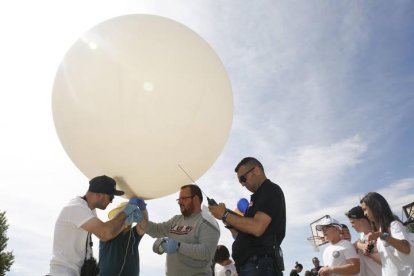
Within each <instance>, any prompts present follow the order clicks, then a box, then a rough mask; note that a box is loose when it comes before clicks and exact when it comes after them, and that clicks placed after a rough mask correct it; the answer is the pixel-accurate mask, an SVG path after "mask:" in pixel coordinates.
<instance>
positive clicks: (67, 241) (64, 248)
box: [50, 175, 139, 276]
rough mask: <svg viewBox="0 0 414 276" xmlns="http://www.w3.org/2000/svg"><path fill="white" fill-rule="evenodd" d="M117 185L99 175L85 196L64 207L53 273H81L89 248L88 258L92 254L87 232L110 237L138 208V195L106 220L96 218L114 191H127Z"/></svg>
mask: <svg viewBox="0 0 414 276" xmlns="http://www.w3.org/2000/svg"><path fill="white" fill-rule="evenodd" d="M115 185H116V182H115V180H114V179H112V178H110V177H108V176H106V175H102V176H97V177H95V178H93V179H91V180H90V181H89V189H88V191H87V192H86V194H85V195H84V196H83V197H76V198H74V199H72V200H71V201H70V202H69V203H68V204H67V205H66V206H65V207H63V209H62V211H61V212H60V214H59V217H58V218H57V220H56V224H55V231H54V238H53V253H52V259H51V260H50V275H51V276H61V275H62V276H63V275H64V276H79V274H80V271H81V267H82V265H83V262H84V260H85V256H86V255H87V252H88V253H89V254H88V256H86V257H87V259H89V258H90V256H91V255H92V248H91V246H90V245H89V242H88V244H87V237H88V232H89V233H93V234H95V235H96V236H97V237H98V238H99V239H100V240H103V241H107V240H110V239H112V238H114V237H115V236H117V235H118V234H119V233H120V232H121V231H122V229H123V226H124V222H125V219H126V218H127V217H128V216H129V215H130V214H132V213H133V212H135V211H136V209H137V208H138V207H137V205H136V203H135V202H134V200H135V199H136V198H132V199H131V200H130V203H129V204H128V205H127V207H126V208H125V209H124V212H120V213H119V214H118V215H117V216H116V217H115V218H114V219H112V220H110V221H107V222H102V221H101V220H100V219H99V218H97V216H96V211H95V209H96V208H99V209H102V210H105V208H106V207H107V206H108V204H109V203H111V202H112V199H113V198H114V196H115V195H123V194H124V192H123V191H118V190H116V188H115ZM138 211H139V209H138ZM87 248H88V250H87Z"/></svg>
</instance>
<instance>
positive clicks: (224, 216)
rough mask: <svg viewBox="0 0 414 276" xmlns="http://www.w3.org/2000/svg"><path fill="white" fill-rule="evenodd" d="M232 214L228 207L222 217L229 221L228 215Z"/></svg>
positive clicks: (224, 220) (223, 219)
mask: <svg viewBox="0 0 414 276" xmlns="http://www.w3.org/2000/svg"><path fill="white" fill-rule="evenodd" d="M229 214H230V212H229V210H227V209H226V211H225V212H224V214H223V216H222V217H221V220H222V221H223V222H226V221H227V216H228V215H229Z"/></svg>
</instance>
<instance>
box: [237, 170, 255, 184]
mask: <svg viewBox="0 0 414 276" xmlns="http://www.w3.org/2000/svg"><path fill="white" fill-rule="evenodd" d="M254 168H255V167H253V168H251V169H250V170H248V171H247V172H245V173H244V174H242V175H240V176H239V182H240V183H245V182H246V180H247V178H246V176H247V175H248V174H249V173H250V172H251V171H253V169H254Z"/></svg>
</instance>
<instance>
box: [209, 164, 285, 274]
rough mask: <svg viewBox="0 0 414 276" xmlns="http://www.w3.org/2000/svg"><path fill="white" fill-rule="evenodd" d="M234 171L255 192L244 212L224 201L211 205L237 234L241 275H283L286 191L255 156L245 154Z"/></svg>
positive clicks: (236, 257)
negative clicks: (270, 178)
mask: <svg viewBox="0 0 414 276" xmlns="http://www.w3.org/2000/svg"><path fill="white" fill-rule="evenodd" d="M235 172H236V173H237V177H238V179H239V182H240V184H241V185H242V186H244V187H246V189H248V190H249V191H250V192H252V193H253V194H252V195H251V197H250V204H249V207H248V208H247V210H246V213H245V215H244V216H243V217H242V216H239V215H237V214H235V213H232V212H231V211H230V210H229V209H226V206H225V205H224V203H220V204H219V205H210V206H209V209H210V212H211V213H212V215H213V216H214V217H215V218H217V219H221V220H222V221H223V222H224V223H225V224H226V227H227V228H231V230H232V234H233V236H234V237H235V241H234V243H233V248H232V257H233V260H234V261H235V263H236V268H237V271H238V273H239V276H256V275H257V276H259V275H260V276H266V275H283V274H282V271H283V270H284V266H283V255H282V253H281V248H280V244H281V243H282V241H283V239H284V237H285V233H286V205H285V196H284V194H283V191H282V189H281V188H280V187H279V185H277V184H275V183H273V182H271V181H270V180H269V179H267V177H266V175H265V172H264V169H263V165H262V164H261V163H260V162H259V161H258V160H257V159H256V158H253V157H246V158H244V159H243V160H241V161H240V163H239V164H238V165H237V166H236V168H235Z"/></svg>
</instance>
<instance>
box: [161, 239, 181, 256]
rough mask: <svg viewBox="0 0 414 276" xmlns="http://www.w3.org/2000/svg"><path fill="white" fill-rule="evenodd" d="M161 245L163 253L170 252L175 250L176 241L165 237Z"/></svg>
mask: <svg viewBox="0 0 414 276" xmlns="http://www.w3.org/2000/svg"><path fill="white" fill-rule="evenodd" d="M161 246H162V248H164V252H165V253H168V254H171V253H174V252H175V251H177V249H178V241H176V240H174V239H171V238H165V241H164V242H163V243H162V244H161Z"/></svg>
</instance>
